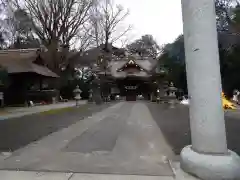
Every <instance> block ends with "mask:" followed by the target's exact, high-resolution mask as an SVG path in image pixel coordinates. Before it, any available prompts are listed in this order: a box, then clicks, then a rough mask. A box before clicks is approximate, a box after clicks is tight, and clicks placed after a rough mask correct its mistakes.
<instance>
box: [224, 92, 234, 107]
mask: <svg viewBox="0 0 240 180" xmlns="http://www.w3.org/2000/svg"><path fill="white" fill-rule="evenodd" d="M222 104H223V108H224V109H237V108H236V105H235V104H234V103H232V102H231V101H229V100H227V98H226V96H225V94H224V93H222Z"/></svg>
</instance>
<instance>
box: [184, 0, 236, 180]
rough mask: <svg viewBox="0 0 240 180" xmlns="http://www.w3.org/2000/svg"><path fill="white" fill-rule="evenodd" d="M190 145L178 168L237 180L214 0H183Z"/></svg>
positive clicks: (209, 178)
mask: <svg viewBox="0 0 240 180" xmlns="http://www.w3.org/2000/svg"><path fill="white" fill-rule="evenodd" d="M182 12H183V31H184V41H185V54H186V69H187V81H188V92H189V96H190V125H191V137H192V145H191V146H188V147H185V148H184V149H183V150H182V152H181V168H182V169H183V170H184V171H186V172H188V173H191V174H193V175H195V176H198V177H200V178H202V179H205V180H222V179H232V180H233V179H240V160H239V157H238V156H237V155H236V154H235V153H234V152H232V151H230V150H228V149H227V142H226V132H225V121H224V112H223V108H222V100H221V92H222V87H221V76H220V65H219V52H218V42H217V30H216V14H215V4H214V0H182Z"/></svg>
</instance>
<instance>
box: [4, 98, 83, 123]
mask: <svg viewBox="0 0 240 180" xmlns="http://www.w3.org/2000/svg"><path fill="white" fill-rule="evenodd" d="M86 102H87V101H85V100H82V101H80V104H86ZM74 106H76V102H75V101H70V102H64V103H57V104H49V105H42V106H33V107H10V108H4V112H3V113H1V114H0V115H1V116H0V120H6V119H10V118H16V117H23V116H26V115H31V114H35V113H40V112H45V111H49V110H53V109H62V108H67V107H74Z"/></svg>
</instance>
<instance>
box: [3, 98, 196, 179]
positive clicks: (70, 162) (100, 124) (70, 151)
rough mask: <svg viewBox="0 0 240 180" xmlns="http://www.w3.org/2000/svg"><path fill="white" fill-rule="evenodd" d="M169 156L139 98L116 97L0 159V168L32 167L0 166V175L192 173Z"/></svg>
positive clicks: (141, 176)
mask: <svg viewBox="0 0 240 180" xmlns="http://www.w3.org/2000/svg"><path fill="white" fill-rule="evenodd" d="M173 158H174V153H173V151H172V150H171V148H170V147H169V145H168V144H167V143H166V141H165V138H164V136H163V134H162V132H161V130H160V129H159V127H158V126H157V124H156V122H155V121H154V120H153V118H152V116H151V113H150V111H149V109H148V107H147V106H146V105H145V104H144V103H143V102H120V103H118V104H116V105H114V106H111V107H110V108H107V109H105V110H103V111H101V112H99V113H96V114H95V115H93V116H91V117H88V118H86V119H84V120H82V121H79V122H77V123H76V124H74V125H71V126H69V127H68V128H65V129H63V130H60V131H58V132H56V133H53V134H51V135H49V136H47V137H45V138H43V139H41V140H40V141H37V142H35V143H32V144H30V145H28V146H26V147H24V148H22V149H19V150H17V151H15V152H14V153H13V154H12V155H11V156H10V157H7V158H4V159H2V160H0V169H2V170H14V171H16V170H17V171H19V170H20V171H33V172H11V171H0V177H1V180H5V179H6V180H7V179H11V180H15V179H14V177H17V179H18V180H21V177H22V179H24V180H28V179H29V180H30V179H34V178H35V179H39V180H40V179H41V178H42V179H44V180H48V179H54V180H58V179H59V180H65V179H71V180H77V179H83V180H84V179H89V180H91V179H92V180H94V179H98V180H101V179H104V180H107V179H119V180H121V179H129V180H131V179H132V180H135V179H140V180H141V179H146V180H148V179H149V180H157V179H160V180H173V179H179V180H183V179H186V180H187V179H188V178H190V179H192V178H191V177H187V176H185V175H184V174H183V173H182V172H181V171H180V168H179V163H171V162H172V159H173ZM35 172H49V173H40V174H39V173H35ZM53 172H73V173H68V174H66V173H53ZM82 173H83V174H82ZM84 173H91V174H84ZM100 174H102V175H100ZM104 174H108V175H104Z"/></svg>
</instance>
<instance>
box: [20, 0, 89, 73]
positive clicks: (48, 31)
mask: <svg viewBox="0 0 240 180" xmlns="http://www.w3.org/2000/svg"><path fill="white" fill-rule="evenodd" d="M22 3H23V2H22ZM22 3H19V4H22ZM92 3H93V0H25V1H24V5H23V6H20V7H21V8H22V9H23V10H24V11H25V12H27V13H28V15H29V17H31V19H32V27H31V28H32V30H33V31H34V33H35V34H36V35H37V36H38V38H39V39H40V40H41V42H42V43H43V44H44V45H45V46H46V47H47V49H48V52H49V53H48V54H49V58H47V59H48V62H47V64H48V66H49V67H50V68H51V69H52V70H54V71H55V72H57V73H58V71H59V70H60V66H61V64H63V62H62V61H63V59H62V58H57V53H58V49H59V46H61V45H63V46H64V47H65V48H66V47H69V46H70V45H71V42H72V41H73V40H75V38H79V33H80V32H81V31H82V29H84V24H85V23H86V22H87V21H88V20H89V10H90V7H91V6H92ZM16 4H17V3H16ZM19 4H18V5H19Z"/></svg>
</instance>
